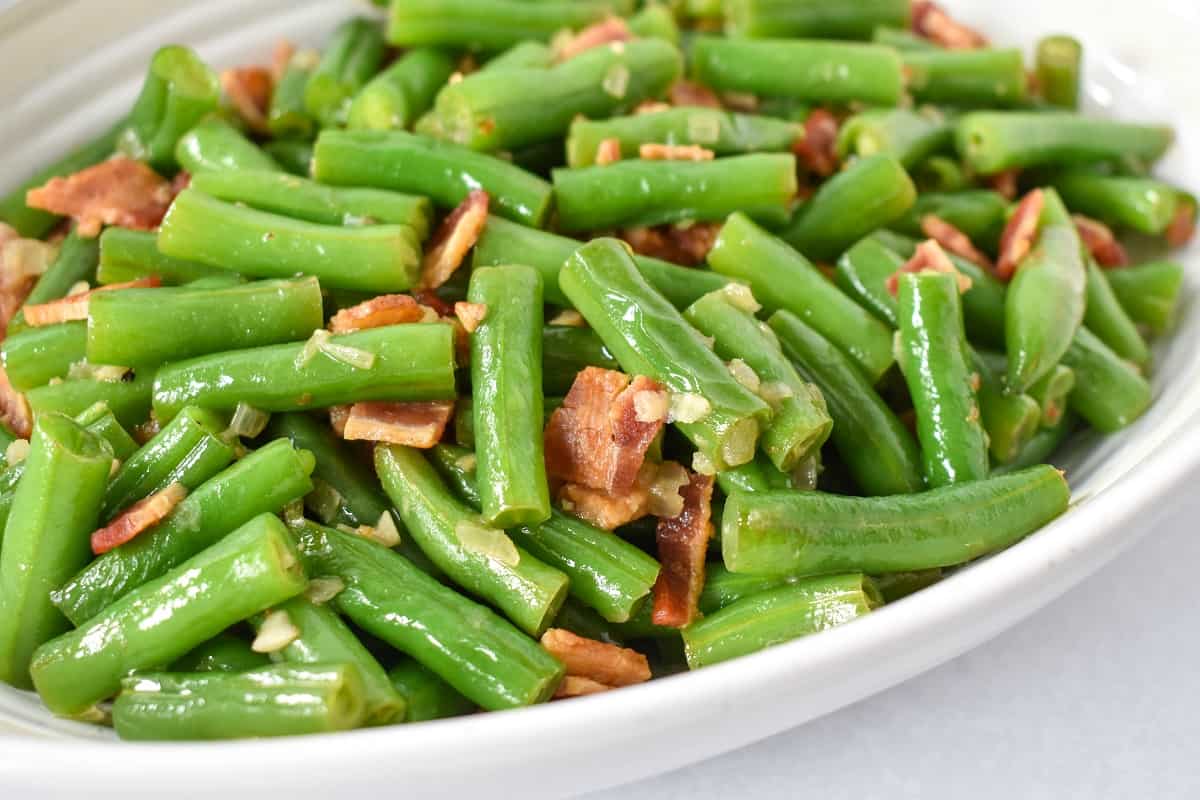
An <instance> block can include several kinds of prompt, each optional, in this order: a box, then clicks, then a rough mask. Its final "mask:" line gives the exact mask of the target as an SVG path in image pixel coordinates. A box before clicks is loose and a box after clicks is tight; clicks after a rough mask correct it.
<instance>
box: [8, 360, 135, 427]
mask: <svg viewBox="0 0 1200 800" xmlns="http://www.w3.org/2000/svg"><path fill="white" fill-rule="evenodd" d="M127 377H128V376H127ZM153 390H154V375H153V373H152V372H143V373H139V374H135V375H133V377H132V379H130V380H125V379H121V380H115V381H113V380H99V379H95V378H80V379H78V380H68V381H63V382H62V383H51V384H47V385H46V386H39V387H37V388H36V389H30V390H29V391H28V392H26V393H25V399H26V400H27V401H28V402H29V408H30V410H32V411H33V416H34V418H35V419H36V418H37V417H39V416H41V415H42V414H50V413H55V412H57V413H59V414H66V415H67V416H72V417H73V416H75V415H77V414H81V413H83V412H84V411H85V410H87V409H88V408H90V407H92V406H94V405H95V404H96V403H103V404H104V405H106V406H108V408H109V409H110V410H111V411H112V413H113V415H114V416H116V418H117V421H118V422H120V423H121V425H122V426H123V427H125V428H136V427H137V426H138V425H141V424H142V423H143V422H145V421H146V420H147V419H149V417H150V403H151V397H152V394H153Z"/></svg>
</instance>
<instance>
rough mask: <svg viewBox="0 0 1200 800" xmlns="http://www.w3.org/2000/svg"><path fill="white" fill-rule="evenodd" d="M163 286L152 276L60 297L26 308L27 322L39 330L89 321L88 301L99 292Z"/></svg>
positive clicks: (156, 277) (155, 276)
mask: <svg viewBox="0 0 1200 800" xmlns="http://www.w3.org/2000/svg"><path fill="white" fill-rule="evenodd" d="M161 285H162V282H161V281H160V280H159V279H158V276H157V275H151V276H150V277H148V278H138V279H137V280H136V281H126V282H125V283H110V284H108V285H107V286H97V287H96V288H95V289H90V290H88V291H86V292H80V293H78V294H71V295H67V296H66V297H60V298H59V299H57V300H51V301H50V302H49V303H39V304H37V305H32V306H25V322H26V323H28V324H29V326H30V327H33V328H37V327H40V326H42V325H54V324H55V323H58V322H69V321H71V320H79V319H87V317H88V301H89V300H90V299H91V297H92V295H94V294H97V293H98V292H112V291H116V290H118V289H150V288H154V287H155V286H161Z"/></svg>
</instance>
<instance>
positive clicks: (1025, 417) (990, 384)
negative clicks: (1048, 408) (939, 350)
mask: <svg viewBox="0 0 1200 800" xmlns="http://www.w3.org/2000/svg"><path fill="white" fill-rule="evenodd" d="M996 361H997V363H996V364H995V365H994V366H993V364H992V363H989V359H987V358H981V357H979V355H978V354H976V357H975V358H974V359H973V362H974V363H973V364H972V366H973V367H974V369H975V370H976V372H977V373H978V374H979V384H980V385H979V391H978V392H977V394H978V397H979V411H980V419H981V421H982V422H983V429H984V430H985V431H986V432H987V441H988V450H989V451H990V452H991V454H992V461H993V462H995V463H998V464H1007V463H1009V462H1011V461H1013V459H1015V458H1017V457H1018V456H1019V455H1020V453H1021V450H1023V449H1024V447H1025V444H1026V443H1027V442H1028V441H1029V440H1030V439H1031V438H1033V436H1034V435H1035V434H1036V433H1037V431H1038V428H1039V426H1040V425H1041V423H1042V405H1041V404H1040V403H1039V402H1038V401H1037V399H1035V398H1034V396H1033V393H1032V392H1033V390H1032V389H1031V390H1030V393H1029V394H1020V393H1015V392H1006V391H1005V386H1004V375H1005V368H1006V364H1005V359H1004V357H1003V356H1000V357H999V358H997V359H996ZM1067 371H1068V372H1070V370H1067ZM1051 374H1053V373H1051ZM1049 377H1050V375H1047V378H1049ZM1043 380H1045V379H1043Z"/></svg>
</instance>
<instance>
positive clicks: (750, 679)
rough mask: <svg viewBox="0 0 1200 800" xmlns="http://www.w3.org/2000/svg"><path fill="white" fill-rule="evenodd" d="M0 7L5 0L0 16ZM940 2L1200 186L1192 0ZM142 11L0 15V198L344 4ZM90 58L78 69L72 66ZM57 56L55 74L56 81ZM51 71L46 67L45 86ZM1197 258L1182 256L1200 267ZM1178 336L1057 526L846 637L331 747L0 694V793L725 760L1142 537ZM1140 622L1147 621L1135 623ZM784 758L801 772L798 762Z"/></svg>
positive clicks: (1186, 404) (343, 10) (134, 3)
mask: <svg viewBox="0 0 1200 800" xmlns="http://www.w3.org/2000/svg"><path fill="white" fill-rule="evenodd" d="M2 5H3V2H2V0H0V6H2ZM949 5H950V6H951V9H952V10H953V11H955V12H956V13H958V14H960V15H961V16H962V17H963V18H965V19H968V20H970V21H971V22H973V23H975V24H977V25H979V26H980V27H982V28H983V29H984V30H986V31H988V32H989V33H990V34H992V35H993V36H994V38H995V40H996V41H998V42H1018V43H1024V44H1028V43H1030V42H1031V41H1032V40H1033V39H1034V38H1036V36H1037V35H1039V34H1043V33H1049V32H1058V31H1068V32H1072V33H1075V34H1076V35H1079V36H1081V37H1082V38H1083V39H1084V40H1085V43H1086V45H1087V46H1088V56H1089V62H1088V80H1089V95H1090V97H1091V98H1092V105H1093V106H1094V107H1095V110H1098V111H1101V112H1103V113H1108V114H1113V115H1116V116H1120V117H1129V118H1135V119H1139V118H1140V119H1152V120H1162V121H1167V122H1171V123H1173V124H1175V125H1176V126H1177V127H1178V129H1179V132H1180V141H1179V146H1178V147H1176V149H1175V150H1174V151H1173V152H1172V153H1171V155H1170V156H1169V157H1168V159H1167V160H1166V161H1165V162H1164V164H1163V166H1162V170H1161V172H1162V174H1163V175H1165V176H1169V177H1170V178H1171V179H1172V180H1174V181H1176V182H1179V183H1182V184H1184V185H1186V186H1190V187H1191V188H1192V189H1197V188H1200V169H1198V164H1200V162H1198V161H1197V159H1198V158H1200V83H1197V82H1194V81H1193V80H1192V78H1193V76H1194V74H1195V73H1194V63H1195V58H1196V54H1195V51H1194V48H1195V47H1196V41H1197V40H1200V11H1198V10H1197V6H1196V4H1195V2H1194V0H1142V2H1139V3H1136V4H1129V3H1121V4H1103V5H1105V6H1111V7H1107V8H1104V9H1103V11H1101V10H1100V9H1099V8H1098V5H1099V4H1096V3H1095V2H1094V0H1056V2H1054V3H1045V2H1041V0H1009V1H1008V2H1005V3H1003V4H1001V3H996V2H986V0H975V1H974V2H967V1H966V0H958V2H950V3H949ZM151 9H154V4H153V3H151V2H147V1H146V0H123V1H122V2H116V1H115V0H114V1H112V2H105V3H102V4H101V3H94V4H88V3H84V2H76V3H73V4H67V5H66V6H64V5H63V4H61V3H60V4H54V3H49V2H44V0H26V2H25V3H18V4H17V5H16V7H15V8H14V9H10V10H9V11H7V12H0V59H2V63H0V107H2V108H4V109H5V113H4V114H3V115H0V144H2V145H3V156H2V157H0V187H9V186H12V185H14V184H15V183H17V182H18V181H19V180H20V179H22V178H24V177H25V176H26V175H27V174H28V173H29V172H31V171H32V169H33V168H34V167H35V166H37V165H39V164H41V163H44V162H47V161H49V160H50V159H51V158H52V157H54V156H55V155H57V154H60V153H62V152H64V151H65V150H66V149H67V148H68V147H69V146H70V145H72V144H74V143H77V142H80V141H83V140H84V139H86V138H87V137H88V136H89V134H91V133H94V132H95V131H98V130H101V129H102V128H103V127H104V126H105V123H108V122H111V121H112V120H114V119H115V118H116V117H117V116H118V114H120V113H121V111H122V110H123V109H125V108H127V107H128V105H129V103H130V101H131V100H132V98H133V96H134V94H135V92H136V89H137V86H138V85H139V82H140V77H141V74H142V70H143V69H144V67H145V64H146V62H147V59H148V57H149V55H150V53H151V52H152V51H153V50H154V49H155V48H156V47H157V46H158V45H160V44H162V43H166V42H175V41H178V42H185V43H188V44H191V45H194V46H196V47H197V48H198V49H199V51H200V53H201V54H202V55H203V56H204V57H205V58H206V59H208V60H209V61H210V62H211V63H213V64H214V65H230V64H236V63H243V62H248V61H265V60H266V59H267V57H268V53H269V51H270V46H271V44H272V43H273V42H274V40H275V39H276V38H278V37H280V36H283V35H286V36H288V37H289V38H292V39H293V40H297V41H303V42H308V43H312V44H319V43H320V41H321V40H322V37H323V35H324V34H325V33H326V32H328V31H329V30H330V29H331V28H332V27H333V25H334V24H335V23H336V22H337V21H338V20H340V19H342V18H343V17H344V16H345V15H346V14H347V13H350V12H351V11H353V10H355V9H358V10H361V8H359V7H358V6H356V5H355V4H352V3H349V2H329V1H326V2H322V1H321V0H305V1H304V2H298V1H297V2H288V0H256V2H253V3H243V2H235V1H233V0H210V1H209V2H206V3H199V2H177V3H175V4H174V5H173V6H172V5H171V4H167V5H166V8H159V9H155V15H156V17H157V19H156V21H154V22H153V23H151V24H149V25H148V26H145V27H143V28H142V29H140V30H135V31H131V32H121V31H122V29H123V28H133V27H134V26H136V25H137V24H138V21H139V20H145V19H146V16H144V15H145V14H146V12H147V10H151ZM96 47H99V48H100V49H98V50H95V52H92V53H90V54H89V55H87V56H85V57H84V58H82V59H81V60H77V59H75V57H74V54H77V53H84V52H88V49H89V48H96ZM68 63H70V66H69V67H67V68H65V69H63V68H62V67H63V66H64V65H66V64H68ZM43 71H46V72H49V71H53V74H48V75H47V74H43ZM1196 252H1197V248H1196V247H1193V248H1192V250H1191V252H1190V253H1188V254H1187V257H1190V258H1191V259H1193V260H1194V259H1195V256H1196ZM1186 293H1187V299H1186V300H1185V309H1184V313H1183V315H1182V319H1181V322H1180V325H1179V328H1178V330H1177V331H1176V332H1175V333H1174V335H1173V336H1172V337H1171V338H1170V339H1169V340H1167V341H1164V342H1163V343H1162V344H1161V345H1160V346H1159V349H1158V350H1157V352H1156V362H1157V370H1156V379H1155V404H1154V406H1153V408H1152V409H1151V410H1150V412H1149V413H1148V414H1147V415H1146V416H1145V418H1143V419H1142V420H1140V421H1139V422H1138V423H1136V424H1135V425H1134V426H1132V427H1131V428H1130V429H1129V430H1127V431H1125V432H1123V433H1122V434H1120V435H1118V436H1113V437H1108V438H1104V439H1101V438H1099V437H1092V438H1089V439H1087V440H1086V441H1083V442H1077V443H1076V444H1075V445H1074V446H1073V448H1072V452H1071V453H1069V454H1068V455H1067V457H1066V461H1065V463H1066V465H1067V466H1068V467H1069V476H1070V478H1071V482H1072V485H1073V486H1074V487H1075V505H1074V507H1073V508H1072V509H1071V511H1070V512H1069V513H1067V514H1066V515H1065V516H1064V517H1062V518H1061V519H1059V520H1057V521H1056V522H1055V523H1053V524H1052V525H1050V526H1048V527H1047V528H1045V529H1044V530H1042V531H1040V532H1038V533H1037V534H1035V535H1033V536H1031V537H1029V538H1028V539H1027V540H1025V541H1023V542H1021V543H1020V544H1018V545H1016V546H1014V547H1012V548H1010V549H1009V550H1007V551H1005V552H1004V553H1001V554H999V555H996V556H994V557H992V558H989V559H986V560H984V561H982V562H979V563H977V564H974V565H972V566H971V567H970V568H968V569H965V570H962V571H961V572H959V573H957V574H955V575H954V576H952V577H950V578H948V579H947V580H945V581H943V582H942V583H940V584H938V585H937V586H934V587H932V588H930V589H927V590H925V591H923V592H921V593H919V594H917V595H915V596H913V597H910V598H907V599H905V600H903V601H901V602H899V603H896V604H894V605H891V606H888V607H886V608H884V609H881V610H880V611H878V612H876V613H874V614H872V615H870V616H868V617H866V618H864V619H862V620H859V621H856V622H854V623H852V624H850V625H847V626H845V627H843V628H840V629H837V630H834V631H830V632H827V633H823V634H821V635H819V636H813V637H810V638H807V639H802V640H798V641H795V642H792V643H790V644H786V645H782V646H779V647H775V648H772V649H770V650H767V651H765V652H762V653H759V654H756V655H753V656H749V657H746V658H742V659H738V660H736V661H733V662H729V663H725V664H722V665H719V666H715V667H710V668H707V669H704V670H700V671H699V672H695V673H689V674H685V675H678V676H674V677H670V678H666V679H663V680H658V681H654V682H651V683H649V684H645V685H642V686H638V687H634V688H630V689H623V690H621V691H619V692H612V693H609V694H605V695H601V696H596V697H591V698H583V699H578V700H574V701H571V702H568V703H551V704H549V705H544V706H540V707H537V708H531V709H524V710H520V711H509V712H504V713H493V714H481V715H475V716H471V717H467V718H463V719H455V720H446V721H440V722H432V723H425V724H421V725H414V726H396V727H391V728H381V729H379V728H377V729H373V730H363V731H355V732H351V733H342V734H336V735H329V736H311V737H302V738H291V739H276V740H259V741H239V742H232V743H205V744H125V743H118V742H116V741H114V740H113V739H112V737H111V733H110V732H108V731H104V730H102V729H98V728H94V727H91V726H86V725H82V724H77V723H71V722H66V721H62V720H56V719H54V718H53V717H51V716H50V715H49V714H48V713H47V712H46V711H45V709H44V708H42V706H41V705H40V703H38V701H37V699H36V698H35V697H34V696H32V695H30V694H27V693H22V692H17V691H14V690H12V689H10V688H8V687H0V729H3V728H4V726H5V725H6V724H7V726H8V728H9V729H10V730H14V731H17V733H15V734H13V735H11V736H9V737H8V738H5V739H4V740H3V741H0V789H3V790H4V792H3V794H4V795H5V796H7V797H21V798H35V797H49V796H64V795H66V794H67V793H68V792H79V793H82V794H84V796H87V797H91V798H100V797H120V798H131V797H141V796H152V795H159V794H161V793H162V792H163V791H170V792H172V793H175V794H178V793H181V792H182V794H184V795H189V796H190V795H206V796H220V795H221V794H223V793H229V792H235V793H237V794H236V796H242V795H243V794H245V793H248V792H250V791H254V792H256V793H257V796H259V797H264V798H271V797H284V796H288V797H295V796H296V795H297V793H302V794H304V795H309V794H311V795H317V794H323V795H328V794H338V795H346V794H349V793H357V792H382V791H386V790H387V789H391V788H393V787H394V789H395V791H396V793H397V794H407V795H419V796H429V795H444V796H458V795H462V794H465V793H467V792H471V791H479V790H481V789H482V790H486V791H488V792H490V793H495V794H498V795H499V796H507V795H509V794H512V793H516V792H518V791H519V792H522V793H523V794H524V795H525V796H561V795H563V794H568V793H573V792H582V791H586V790H590V789H597V788H600V787H603V786H608V785H613V784H617V783H622V782H625V781H631V780H634V779H637V778H641V777H645V776H647V775H651V774H654V773H658V772H663V771H666V770H669V769H674V768H677V767H680V766H683V765H685V764H688V763H691V762H694V761H698V760H700V759H703V758H706V757H709V756H713V755H716V754H718V753H721V752H724V751H727V750H731V749H734V748H736V747H740V746H742V745H745V744H748V743H750V742H752V741H755V740H757V739H760V738H764V737H766V736H769V735H771V734H773V733H776V732H779V731H781V730H784V729H787V728H790V727H793V726H796V725H799V724H800V723H803V722H805V721H807V720H810V719H813V718H814V717H817V716H819V715H822V714H825V713H827V712H829V711H832V710H834V709H836V708H838V707H840V706H843V705H846V704H848V703H851V702H854V701H856V700H859V699H861V698H864V697H866V696H868V695H870V694H872V693H874V692H877V691H880V690H881V689H884V688H886V687H889V686H892V685H894V684H896V683H899V682H900V681H903V680H905V679H907V678H910V677H912V676H913V675H916V674H917V673H919V672H921V671H923V670H926V669H929V668H931V667H933V666H935V665H937V664H940V663H942V662H944V661H946V660H948V659H950V658H953V657H954V656H956V655H959V654H960V653H962V652H964V651H966V650H968V649H969V648H971V647H974V646H975V645H977V644H979V643H981V642H983V641H984V640H986V639H988V638H989V637H991V636H993V635H995V634H996V633H998V632H1000V631H1001V630H1003V629H1004V628H1006V627H1008V626H1010V625H1012V624H1013V623H1015V622H1017V621H1018V620H1020V619H1021V618H1022V617H1024V616H1026V615H1028V614H1030V613H1031V612H1033V611H1034V610H1036V609H1037V608H1039V607H1041V606H1042V605H1044V604H1045V603H1047V602H1049V601H1050V600H1052V599H1053V598H1054V597H1056V596H1057V595H1059V594H1061V593H1062V592H1064V591H1066V590H1067V589H1068V588H1070V587H1071V586H1072V585H1073V584H1075V583H1076V582H1078V581H1079V580H1081V579H1082V578H1083V577H1084V576H1086V575H1088V574H1089V573H1091V572H1092V571H1094V570H1096V569H1097V568H1098V567H1100V566H1101V565H1102V564H1103V563H1104V562H1106V561H1107V560H1108V559H1110V558H1112V557H1113V556H1114V555H1116V554H1117V553H1118V552H1119V551H1120V550H1121V549H1122V548H1124V547H1125V546H1127V545H1128V544H1130V543H1131V542H1133V541H1134V540H1136V539H1137V537H1138V536H1140V535H1141V534H1143V533H1145V532H1146V531H1148V530H1150V528H1151V527H1152V525H1153V523H1154V521H1155V520H1156V519H1157V518H1158V517H1159V515H1161V514H1162V513H1164V512H1165V511H1166V510H1167V509H1169V507H1170V500H1171V498H1172V496H1173V495H1174V493H1176V492H1178V491H1180V490H1181V481H1182V480H1183V479H1184V478H1185V476H1186V475H1187V473H1188V471H1189V469H1191V468H1192V467H1194V466H1195V465H1196V463H1197V462H1200V428H1198V427H1197V424H1196V423H1197V422H1198V421H1200V412H1198V411H1197V409H1198V408H1200V381H1198V378H1200V348H1197V347H1196V346H1195V344H1194V343H1195V342H1196V341H1197V336H1198V334H1200V312H1198V311H1197V309H1196V307H1195V303H1194V302H1193V301H1194V298H1195V293H1196V280H1195V279H1194V276H1189V279H1188V281H1187V285H1186ZM1151 611H1152V610H1151ZM797 758H803V755H802V754H797Z"/></svg>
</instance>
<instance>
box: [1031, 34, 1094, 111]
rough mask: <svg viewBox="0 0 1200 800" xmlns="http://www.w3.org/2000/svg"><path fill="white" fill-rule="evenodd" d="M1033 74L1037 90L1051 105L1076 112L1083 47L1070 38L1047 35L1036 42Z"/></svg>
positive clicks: (1077, 41)
mask: <svg viewBox="0 0 1200 800" xmlns="http://www.w3.org/2000/svg"><path fill="white" fill-rule="evenodd" d="M1036 59H1037V63H1036V66H1035V68H1034V74H1035V76H1036V77H1037V85H1038V91H1039V92H1040V93H1041V95H1042V97H1043V98H1045V100H1046V102H1047V103H1049V104H1050V105H1052V106H1058V107H1059V108H1065V109H1070V110H1072V111H1073V110H1075V108H1077V107H1078V105H1079V83H1080V78H1081V73H1082V71H1083V45H1081V44H1080V43H1079V40H1078V39H1074V38H1072V37H1070V36H1063V35H1057V36H1046V37H1044V38H1042V39H1039V40H1038V43H1037V57H1036Z"/></svg>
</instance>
